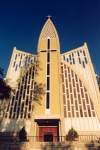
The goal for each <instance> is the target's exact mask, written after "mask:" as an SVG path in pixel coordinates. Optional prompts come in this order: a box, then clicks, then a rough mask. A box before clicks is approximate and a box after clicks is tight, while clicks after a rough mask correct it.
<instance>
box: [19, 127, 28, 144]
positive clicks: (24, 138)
mask: <svg viewBox="0 0 100 150" xmlns="http://www.w3.org/2000/svg"><path fill="white" fill-rule="evenodd" d="M19 139H20V141H22V142H25V141H27V132H26V130H25V127H23V128H22V129H21V130H20V131H19Z"/></svg>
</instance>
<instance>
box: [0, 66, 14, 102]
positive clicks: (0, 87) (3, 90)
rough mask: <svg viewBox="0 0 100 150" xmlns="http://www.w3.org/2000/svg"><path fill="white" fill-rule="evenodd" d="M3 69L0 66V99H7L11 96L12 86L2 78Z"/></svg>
mask: <svg viewBox="0 0 100 150" xmlns="http://www.w3.org/2000/svg"><path fill="white" fill-rule="evenodd" d="M3 71H4V70H3V69H2V68H1V67H0V100H4V99H5V100H8V99H9V98H10V96H11V92H12V88H11V87H10V86H9V85H7V83H6V80H3V77H4V74H3Z"/></svg>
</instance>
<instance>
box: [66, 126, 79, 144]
mask: <svg viewBox="0 0 100 150" xmlns="http://www.w3.org/2000/svg"><path fill="white" fill-rule="evenodd" d="M75 138H78V133H77V131H76V130H74V129H73V128H71V129H70V130H69V131H68V135H67V136H66V140H70V141H75Z"/></svg>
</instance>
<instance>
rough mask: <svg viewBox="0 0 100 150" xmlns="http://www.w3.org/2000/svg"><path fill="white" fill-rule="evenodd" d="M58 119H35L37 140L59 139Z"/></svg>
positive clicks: (53, 140)
mask: <svg viewBox="0 0 100 150" xmlns="http://www.w3.org/2000/svg"><path fill="white" fill-rule="evenodd" d="M59 121H60V120H59V119H36V120H35V122H36V123H37V125H36V136H37V137H38V141H39V142H57V141H59Z"/></svg>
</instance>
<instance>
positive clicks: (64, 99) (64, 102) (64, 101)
mask: <svg viewBox="0 0 100 150" xmlns="http://www.w3.org/2000/svg"><path fill="white" fill-rule="evenodd" d="M63 104H64V105H66V98H65V94H63Z"/></svg>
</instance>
